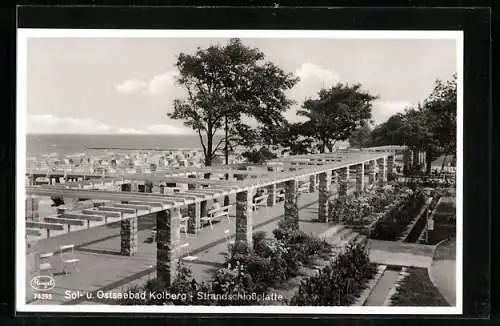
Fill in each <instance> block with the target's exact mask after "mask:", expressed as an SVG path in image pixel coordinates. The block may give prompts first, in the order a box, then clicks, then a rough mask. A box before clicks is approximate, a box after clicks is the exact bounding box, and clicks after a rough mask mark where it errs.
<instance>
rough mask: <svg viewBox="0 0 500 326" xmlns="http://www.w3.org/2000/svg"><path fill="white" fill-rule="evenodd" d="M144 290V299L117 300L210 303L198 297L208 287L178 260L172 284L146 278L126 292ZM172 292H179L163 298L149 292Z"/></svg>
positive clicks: (161, 303)
mask: <svg viewBox="0 0 500 326" xmlns="http://www.w3.org/2000/svg"><path fill="white" fill-rule="evenodd" d="M128 291H130V292H134V293H139V292H145V293H146V300H143V299H123V300H120V301H119V304H121V305H210V304H212V302H211V301H210V300H205V299H204V298H202V299H199V298H198V295H197V294H198V292H203V293H209V292H210V287H209V286H208V285H207V284H206V283H204V282H201V283H198V282H197V281H196V280H195V279H194V278H193V276H192V271H191V269H190V268H189V267H188V266H186V265H184V264H183V263H182V261H180V260H179V262H178V263H177V271H176V275H175V278H174V280H173V281H172V284H171V285H170V286H169V287H167V286H165V284H164V283H163V282H161V281H160V280H159V279H152V280H148V281H147V282H146V284H145V285H144V286H143V287H141V286H137V285H134V286H132V287H130V288H129V289H128V290H127V291H126V292H128ZM164 291H165V292H168V293H172V294H180V296H177V297H176V298H175V299H171V298H163V297H162V296H156V295H152V296H150V295H149V294H150V293H156V294H160V293H162V292H164Z"/></svg>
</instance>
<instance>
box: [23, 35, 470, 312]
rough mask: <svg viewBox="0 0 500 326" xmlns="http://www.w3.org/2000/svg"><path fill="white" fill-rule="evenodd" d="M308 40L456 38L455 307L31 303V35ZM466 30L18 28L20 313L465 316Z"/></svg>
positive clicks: (56, 36) (44, 36)
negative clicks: (28, 132)
mask: <svg viewBox="0 0 500 326" xmlns="http://www.w3.org/2000/svg"><path fill="white" fill-rule="evenodd" d="M77 37H86V38H211V39H214V38H230V37H239V38H279V39H285V38H294V39H300V38H307V39H452V40H455V41H456V60H457V167H456V171H457V175H456V180H457V182H456V183H457V194H456V201H457V219H456V221H457V247H456V298H457V300H456V306H455V307H365V306H363V307H296V306H293V307H292V306H265V308H264V307H263V306H230V307H222V306H116V305H72V306H70V305H28V304H26V302H25V297H26V295H25V293H26V281H25V279H26V276H25V271H26V266H25V265H26V264H25V260H26V258H25V257H26V248H25V240H24V239H25V232H26V230H25V224H24V223H18V222H22V221H24V218H23V219H20V220H19V221H18V219H17V218H19V217H20V216H24V214H25V200H24V198H25V190H26V188H25V173H26V110H27V106H26V99H27V89H26V85H27V41H28V39H29V38H77ZM463 52H464V49H463V31H347V30H343V31H328V30H318V31H311V30H266V31H265V33H263V30H118V29H104V30H99V29H18V30H17V94H16V96H17V108H16V127H17V133H16V134H17V139H16V171H17V172H16V173H17V174H16V198H17V200H16V265H15V266H16V280H15V281H16V282H15V290H16V296H15V302H16V311H18V312H47V313H51V312H72V313H78V312H89V313H199V314H221V313H222V314H223V313H231V314H232V313H244V314H274V313H277V314H349V315H352V314H369V315H373V314H382V315H384V314H398V315H399V314H414V315H422V314H425V315H453V314H461V313H462V306H463V288H462V284H463V273H462V266H463V256H462V253H463V232H462V231H463V207H462V205H463V202H462V201H463V197H462V196H463V175H462V173H463V63H464V59H463Z"/></svg>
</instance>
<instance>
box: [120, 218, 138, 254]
mask: <svg viewBox="0 0 500 326" xmlns="http://www.w3.org/2000/svg"><path fill="white" fill-rule="evenodd" d="M120 223H121V228H120V238H121V254H122V255H123V256H133V255H134V254H135V253H136V252H137V246H138V240H137V217H135V218H129V219H126V220H122V221H121V222H120Z"/></svg>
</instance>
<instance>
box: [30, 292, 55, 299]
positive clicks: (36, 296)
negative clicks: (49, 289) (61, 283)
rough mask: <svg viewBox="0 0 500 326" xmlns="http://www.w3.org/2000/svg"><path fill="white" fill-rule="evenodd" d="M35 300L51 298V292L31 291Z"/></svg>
mask: <svg viewBox="0 0 500 326" xmlns="http://www.w3.org/2000/svg"><path fill="white" fill-rule="evenodd" d="M33 298H34V299H35V300H52V293H33Z"/></svg>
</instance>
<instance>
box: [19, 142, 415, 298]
mask: <svg viewBox="0 0 500 326" xmlns="http://www.w3.org/2000/svg"><path fill="white" fill-rule="evenodd" d="M397 150H398V151H399V150H401V149H397ZM395 155H396V149H394V148H382V149H380V148H379V149H367V150H361V151H349V152H347V151H343V152H338V153H329V154H315V155H309V156H307V157H304V156H300V157H299V156H293V157H287V158H282V159H279V160H273V161H271V162H268V164H267V165H265V166H260V167H253V168H252V169H251V170H250V169H247V170H235V169H229V168H217V169H213V168H186V169H177V170H170V171H168V172H167V171H157V172H155V173H150V174H136V175H131V176H126V177H124V176H121V175H120V176H113V175H111V176H110V175H107V176H106V178H108V179H107V181H109V182H111V183H113V182H118V183H119V184H121V190H122V191H121V192H117V191H106V190H89V189H82V188H79V187H78V188H77V186H78V185H77V184H68V185H66V184H64V185H63V184H60V185H58V186H51V185H48V186H29V187H27V189H26V193H27V195H28V196H29V195H38V196H59V197H62V198H65V197H73V198H88V199H93V200H99V201H101V202H100V203H96V204H95V206H96V207H92V208H87V209H82V210H77V211H65V210H64V209H61V210H60V212H59V214H57V215H56V216H52V217H46V218H44V219H43V221H27V222H26V228H27V239H28V241H29V242H31V243H32V245H31V246H30V247H29V248H28V249H27V250H28V251H27V257H28V259H27V264H28V265H27V275H26V276H27V285H28V286H27V291H28V293H27V299H28V300H30V299H31V298H32V293H31V287H30V286H29V282H30V280H31V278H32V277H33V275H35V274H32V273H31V272H30V271H34V273H38V271H37V268H36V263H34V262H36V261H37V259H35V257H37V256H38V255H39V254H40V253H45V252H55V255H54V257H52V258H51V260H50V262H51V264H52V266H53V269H54V270H55V271H57V270H61V269H62V266H61V264H62V263H61V259H59V257H58V256H60V254H59V253H58V248H59V247H60V246H63V245H70V244H73V245H75V252H74V257H75V258H76V259H79V263H78V267H79V268H78V272H76V273H72V274H69V275H66V274H60V273H55V274H54V278H55V280H56V287H55V288H54V289H53V290H52V293H53V296H54V299H53V302H51V303H54V302H59V303H63V302H64V303H75V302H76V301H80V302H81V301H85V298H84V297H78V298H75V297H71V298H68V297H67V296H66V295H65V291H67V290H70V293H73V294H75V293H78V292H77V291H78V290H79V291H80V293H88V292H90V293H95V291H97V290H99V289H101V290H103V289H104V290H110V289H115V288H119V287H120V286H123V285H125V284H129V283H131V282H133V281H140V280H141V279H142V280H143V279H144V278H148V277H151V275H152V274H155V276H156V277H158V278H159V279H161V280H162V281H164V282H165V283H167V284H169V282H170V281H171V280H172V279H173V277H174V273H175V266H176V261H177V260H178V259H183V258H186V257H187V256H189V257H191V258H192V257H195V259H193V260H192V261H190V262H189V264H190V265H192V266H191V268H192V269H193V272H194V274H195V275H196V276H198V277H199V278H204V277H206V275H208V273H209V272H210V270H211V269H213V268H214V266H216V265H217V264H219V263H221V262H222V261H223V258H224V256H223V254H224V253H226V252H227V244H228V242H230V241H236V242H246V243H247V244H249V245H251V242H252V233H253V231H254V230H264V231H269V230H272V229H273V226H274V224H275V223H276V222H277V221H278V220H279V219H293V220H296V221H298V222H299V227H300V228H301V229H302V230H304V231H306V232H308V233H314V234H321V233H324V232H325V231H327V230H328V229H329V228H331V225H330V224H329V223H328V222H329V221H328V198H329V196H331V193H332V190H335V191H334V192H335V193H336V195H338V196H345V195H347V193H348V192H350V191H354V192H362V191H364V189H365V186H366V185H367V184H375V183H379V184H383V183H385V182H386V180H387V176H388V175H389V174H392V173H393V167H394V160H395ZM405 157H407V155H405ZM405 163H406V164H408V162H407V161H405ZM376 167H377V169H376ZM376 170H378V172H377V171H376ZM31 172H33V171H30V173H31ZM352 172H354V173H352ZM207 173H210V174H211V178H210V179H207V178H206V177H208V175H207ZM217 175H219V176H217ZM74 177H83V176H77V175H75V176H74ZM95 181H97V180H95ZM332 184H336V185H337V187H335V188H336V189H333V187H332ZM167 185H170V186H172V185H174V187H170V188H176V189H177V190H178V192H173V191H170V192H169V191H168V188H169V187H166V186H167ZM186 186H187V187H186ZM153 187H154V188H156V189H157V188H158V187H159V189H160V192H159V193H154V192H153ZM257 190H264V191H265V193H266V194H267V207H261V208H258V209H256V210H255V211H254V210H253V209H252V208H253V206H254V205H253V194H255V193H256V192H257ZM282 192H284V200H283V201H278V200H279V198H280V193H282ZM226 197H227V199H225V198H226ZM214 200H224V201H225V203H224V204H229V205H231V207H230V210H229V221H228V220H227V219H220V220H219V221H214V222H215V223H213V226H212V227H210V226H205V227H204V226H203V225H202V221H203V218H204V217H206V216H207V215H208V211H209V210H210V209H209V204H210V203H212V202H213V201H214ZM183 216H187V217H189V218H188V227H187V230H186V232H182V233H181V227H180V224H181V218H182V217H183ZM155 226H156V239H152V230H153V228H154V227H155ZM228 230H229V231H228ZM233 238H234V239H233ZM186 243H188V245H187V246H186V245H185V244H186ZM75 300H76V301H75ZM46 303H48V302H46Z"/></svg>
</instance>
